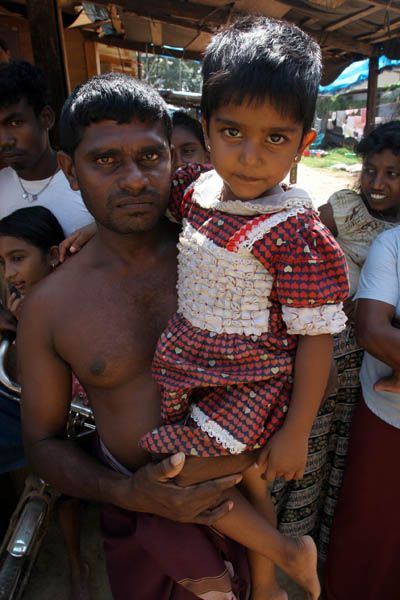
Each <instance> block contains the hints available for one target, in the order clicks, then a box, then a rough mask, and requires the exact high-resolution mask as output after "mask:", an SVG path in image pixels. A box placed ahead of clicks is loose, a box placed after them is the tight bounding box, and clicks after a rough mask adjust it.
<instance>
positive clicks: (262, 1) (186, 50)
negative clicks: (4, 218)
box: [0, 0, 400, 123]
mask: <svg viewBox="0 0 400 600" xmlns="http://www.w3.org/2000/svg"><path fill="white" fill-rule="evenodd" d="M241 13H256V14H263V15H267V16H272V17H276V18H283V19H286V20H288V21H291V22H294V23H296V24H297V25H299V26H300V27H301V28H302V29H304V30H305V31H306V32H308V33H309V34H310V35H312V36H313V37H314V38H315V39H316V40H317V41H318V42H319V44H320V45H321V48H322V53H323V58H324V77H323V83H324V84H326V83H329V82H331V81H333V80H334V79H335V78H336V76H337V75H338V74H339V73H340V72H341V71H342V69H343V68H344V67H345V66H347V65H348V64H349V63H351V62H353V61H354V60H358V59H360V58H363V57H370V58H372V59H373V60H371V61H370V65H371V67H370V73H371V78H370V83H371V84H372V85H370V89H369V99H368V107H369V117H368V119H369V120H368V122H369V123H373V119H374V105H375V95H376V94H375V89H374V85H375V88H376V76H375V71H376V64H375V63H376V60H375V57H377V56H379V55H380V54H386V56H388V57H389V58H397V59H400V37H399V34H400V0H117V2H115V3H111V2H110V0H96V2H95V3H90V2H79V0H17V1H13V2H7V1H2V2H1V5H0V37H1V36H2V34H3V31H4V30H5V29H7V28H8V30H9V28H10V26H11V29H12V27H14V29H17V30H18V36H19V48H20V52H19V53H20V54H21V55H22V56H24V57H25V58H28V59H31V60H32V59H33V58H34V60H35V62H36V63H37V64H40V65H41V66H43V67H44V68H45V69H46V71H47V72H48V73H49V74H50V79H51V85H52V89H53V98H54V99H55V105H56V107H57V106H59V105H60V104H61V101H62V99H63V98H64V97H65V95H66V93H67V91H68V90H70V89H71V87H74V86H75V85H76V84H77V83H79V82H80V81H83V80H85V79H86V78H87V77H89V76H91V75H93V74H95V73H99V72H101V71H104V70H107V69H108V70H123V71H126V72H128V73H131V74H137V71H138V65H137V60H136V52H149V53H154V54H157V53H162V54H164V55H165V54H170V55H171V56H177V57H180V58H200V57H201V53H202V51H203V50H204V48H205V46H206V45H207V43H208V41H209V39H210V36H211V35H212V33H213V32H214V31H215V30H217V29H218V27H221V26H222V25H224V24H225V23H227V22H229V21H230V20H231V19H232V18H234V17H235V16H236V15H237V14H241ZM29 32H30V38H29ZM374 82H375V84H374Z"/></svg>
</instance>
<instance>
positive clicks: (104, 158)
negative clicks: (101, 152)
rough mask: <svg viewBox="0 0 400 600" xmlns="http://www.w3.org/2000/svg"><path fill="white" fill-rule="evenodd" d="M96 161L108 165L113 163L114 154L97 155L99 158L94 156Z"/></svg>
mask: <svg viewBox="0 0 400 600" xmlns="http://www.w3.org/2000/svg"><path fill="white" fill-rule="evenodd" d="M96 163H97V164H98V165H102V166H105V167H108V166H110V165H113V164H114V163H115V158H114V156H99V158H96Z"/></svg>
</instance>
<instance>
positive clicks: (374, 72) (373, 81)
mask: <svg viewBox="0 0 400 600" xmlns="http://www.w3.org/2000/svg"><path fill="white" fill-rule="evenodd" d="M378 64H379V57H378V56H371V58H370V59H369V71H368V91H367V115H366V123H365V129H364V135H365V134H366V133H368V132H369V131H371V129H373V128H374V126H375V115H376V100H377V89H378Z"/></svg>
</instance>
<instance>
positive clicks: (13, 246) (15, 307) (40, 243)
mask: <svg viewBox="0 0 400 600" xmlns="http://www.w3.org/2000/svg"><path fill="white" fill-rule="evenodd" d="M63 240H64V232H63V230H62V228H61V225H60V224H59V222H58V220H57V219H56V217H55V216H54V215H53V214H52V213H51V212H50V211H49V210H48V209H47V208H44V207H42V206H32V207H29V208H22V209H20V210H17V211H15V212H13V213H12V214H10V215H8V216H7V217H5V218H4V219H1V220H0V267H1V270H2V272H3V274H4V278H5V280H6V282H7V283H8V285H9V288H10V292H11V293H10V296H9V300H8V308H9V310H10V311H11V313H12V314H13V315H14V316H15V318H16V319H17V320H18V318H19V316H20V311H21V308H22V304H23V301H24V298H25V296H26V295H27V294H29V291H30V290H31V288H32V287H33V286H34V285H35V284H36V283H38V282H39V281H40V280H41V279H43V278H44V277H47V276H48V275H49V274H50V273H51V272H52V271H53V269H55V268H56V267H57V265H58V262H59V261H58V256H59V251H58V246H59V244H60V243H61V242H62V241H63ZM13 349H15V346H14V347H13ZM14 354H15V353H14ZM10 358H11V360H12V362H15V356H14V357H12V356H10ZM13 358H14V359H13ZM10 369H11V371H13V372H12V375H13V377H14V378H16V374H15V372H14V369H13V367H12V365H10ZM73 390H74V391H73V393H74V396H75V395H78V394H81V393H82V388H81V386H80V384H79V382H78V381H77V380H76V379H75V378H74V382H73ZM58 510H59V518H60V525H61V528H62V532H63V535H64V538H65V543H66V548H67V552H68V560H69V565H70V571H71V584H72V589H71V598H72V599H73V600H89V597H90V596H89V591H88V587H87V585H88V581H87V578H88V573H87V565H85V564H82V563H81V560H80V541H79V534H80V525H79V500H75V499H71V498H69V499H65V498H64V499H62V501H61V502H60V503H59V505H58Z"/></svg>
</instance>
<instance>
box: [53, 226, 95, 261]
mask: <svg viewBox="0 0 400 600" xmlns="http://www.w3.org/2000/svg"><path fill="white" fill-rule="evenodd" d="M96 232H97V227H96V224H95V223H89V225H85V226H84V227H81V228H80V229H77V230H76V231H74V232H73V233H71V235H69V236H68V237H66V238H65V240H63V241H62V242H61V244H60V245H59V248H58V250H59V253H60V256H59V260H60V262H64V260H65V259H66V257H67V256H68V255H69V254H75V253H76V252H79V250H80V249H81V248H83V246H84V245H85V244H87V243H88V241H89V240H91V239H92V237H93V236H94V235H95V234H96Z"/></svg>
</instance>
